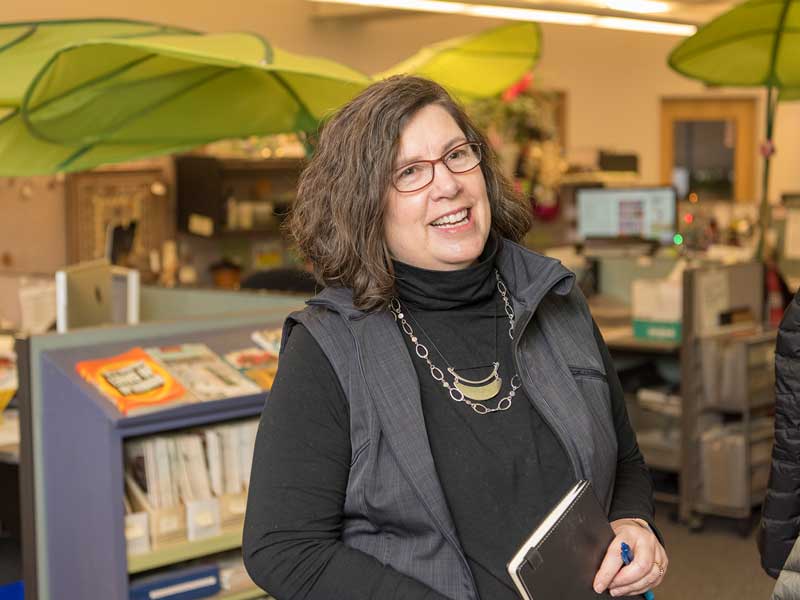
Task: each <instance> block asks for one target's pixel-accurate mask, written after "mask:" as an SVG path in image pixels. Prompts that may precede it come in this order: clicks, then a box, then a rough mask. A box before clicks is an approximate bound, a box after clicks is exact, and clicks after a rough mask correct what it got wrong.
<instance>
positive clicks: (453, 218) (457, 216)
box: [431, 208, 467, 225]
mask: <svg viewBox="0 0 800 600" xmlns="http://www.w3.org/2000/svg"><path fill="white" fill-rule="evenodd" d="M466 218H467V209H466V208H464V209H462V210H460V211H458V212H457V213H453V214H450V215H445V216H444V217H442V218H440V219H436V220H435V221H434V222H433V223H431V225H451V224H453V223H458V222H459V221H463V220H464V219H466Z"/></svg>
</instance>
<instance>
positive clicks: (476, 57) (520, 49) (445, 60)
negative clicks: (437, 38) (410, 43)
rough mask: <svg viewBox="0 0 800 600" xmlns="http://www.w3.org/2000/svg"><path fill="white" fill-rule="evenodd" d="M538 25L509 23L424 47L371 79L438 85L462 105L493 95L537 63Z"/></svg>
mask: <svg viewBox="0 0 800 600" xmlns="http://www.w3.org/2000/svg"><path fill="white" fill-rule="evenodd" d="M539 40H540V35H539V26H538V25H537V24H536V23H514V24H511V25H502V26H500V27H494V28H492V29H489V30H487V31H482V32H480V33H476V34H473V35H466V36H461V37H455V38H450V39H447V40H444V41H442V42H438V43H436V44H432V45H430V46H426V47H425V48H423V49H421V50H420V51H419V52H417V53H416V54H414V55H413V56H411V57H409V58H407V59H406V60H404V61H403V62H401V63H398V64H396V65H395V66H393V67H391V68H390V69H387V70H386V71H383V72H381V73H378V74H376V75H375V79H384V78H386V77H389V76H391V75H396V74H399V73H407V74H413V75H419V76H421V77H427V78H429V79H433V80H434V81H436V82H438V83H440V84H441V85H443V86H444V87H445V88H447V89H448V91H450V92H451V93H452V94H454V95H455V96H457V97H458V98H459V99H460V100H461V101H462V102H467V101H469V100H473V99H475V98H486V97H490V96H497V95H498V94H500V93H502V92H503V90H505V89H506V88H507V87H508V86H510V85H511V84H513V83H514V82H516V81H518V80H519V79H520V78H521V77H522V76H523V75H524V74H525V73H526V72H528V71H530V70H531V69H532V68H533V67H534V65H536V62H537V61H538V59H539V52H540V43H539Z"/></svg>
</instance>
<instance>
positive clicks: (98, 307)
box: [56, 259, 113, 333]
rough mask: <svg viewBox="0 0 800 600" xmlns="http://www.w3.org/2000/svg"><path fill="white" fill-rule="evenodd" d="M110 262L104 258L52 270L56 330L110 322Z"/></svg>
mask: <svg viewBox="0 0 800 600" xmlns="http://www.w3.org/2000/svg"><path fill="white" fill-rule="evenodd" d="M111 280H112V279H111V265H110V264H109V263H108V261H107V260H105V259H100V260H95V261H91V262H85V263H79V264H77V265H71V266H69V267H65V268H64V269H61V270H60V271H56V328H57V330H58V332H59V333H64V332H66V331H68V330H72V329H76V328H78V327H90V326H93V325H104V324H108V323H111V322H112V301H113V300H112V298H113V295H112V284H111Z"/></svg>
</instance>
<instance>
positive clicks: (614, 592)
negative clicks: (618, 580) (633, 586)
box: [609, 590, 619, 596]
mask: <svg viewBox="0 0 800 600" xmlns="http://www.w3.org/2000/svg"><path fill="white" fill-rule="evenodd" d="M609 593H610V594H611V595H612V596H619V592H618V591H617V590H611V591H610V592H609Z"/></svg>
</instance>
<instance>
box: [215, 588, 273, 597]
mask: <svg viewBox="0 0 800 600" xmlns="http://www.w3.org/2000/svg"><path fill="white" fill-rule="evenodd" d="M251 598H261V599H263V600H275V598H273V597H272V596H267V595H265V594H264V592H263V590H261V589H259V588H248V589H246V590H238V591H233V592H225V593H222V594H217V595H216V596H211V598H210V600H250V599H251Z"/></svg>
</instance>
